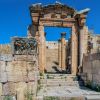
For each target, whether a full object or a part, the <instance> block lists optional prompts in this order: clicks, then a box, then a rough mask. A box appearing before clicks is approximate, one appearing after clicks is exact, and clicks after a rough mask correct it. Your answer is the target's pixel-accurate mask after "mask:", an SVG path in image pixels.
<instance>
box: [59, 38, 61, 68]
mask: <svg viewBox="0 0 100 100" xmlns="http://www.w3.org/2000/svg"><path fill="white" fill-rule="evenodd" d="M58 61H59V67H60V68H61V39H59V40H58Z"/></svg>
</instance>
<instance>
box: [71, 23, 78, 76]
mask: <svg viewBox="0 0 100 100" xmlns="http://www.w3.org/2000/svg"><path fill="white" fill-rule="evenodd" d="M77 67H78V37H77V33H76V28H75V25H73V26H72V35H71V73H72V74H74V75H76V73H77Z"/></svg>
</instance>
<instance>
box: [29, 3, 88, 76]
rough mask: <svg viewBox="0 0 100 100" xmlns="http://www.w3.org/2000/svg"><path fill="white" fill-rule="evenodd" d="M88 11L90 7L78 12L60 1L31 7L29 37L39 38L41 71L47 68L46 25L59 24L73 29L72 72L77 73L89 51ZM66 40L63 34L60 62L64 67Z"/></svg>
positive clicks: (58, 25)
mask: <svg viewBox="0 0 100 100" xmlns="http://www.w3.org/2000/svg"><path fill="white" fill-rule="evenodd" d="M88 11H89V9H85V10H82V11H79V12H78V11H76V10H75V9H73V8H71V7H68V6H67V5H63V4H60V3H55V4H54V5H48V6H42V5H41V4H35V5H32V6H31V7H30V12H31V17H32V24H31V25H30V26H29V33H28V37H35V38H36V39H37V40H38V51H39V57H38V61H39V69H40V71H41V72H44V69H45V68H46V39H45V32H44V27H45V26H53V27H54V26H57V27H66V28H67V27H68V28H71V29H72V33H71V39H70V41H71V43H70V52H71V53H70V56H71V74H74V75H76V74H77V71H78V67H79V66H81V65H82V58H83V54H84V53H86V52H87V38H88V28H87V27H86V26H85V22H86V16H87V13H88ZM84 40H85V41H84ZM83 41H84V42H83ZM64 42H65V40H64V34H62V39H61V48H63V49H62V50H61V54H62V56H61V57H62V58H61V60H60V61H61V62H60V61H59V64H60V63H61V66H62V68H64V69H65V67H67V66H66V65H65V61H64V59H65V57H64V56H65V51H64Z"/></svg>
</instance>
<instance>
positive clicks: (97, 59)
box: [83, 53, 100, 85]
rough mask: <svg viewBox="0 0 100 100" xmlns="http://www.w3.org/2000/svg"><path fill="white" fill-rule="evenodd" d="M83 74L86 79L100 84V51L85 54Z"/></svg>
mask: <svg viewBox="0 0 100 100" xmlns="http://www.w3.org/2000/svg"><path fill="white" fill-rule="evenodd" d="M83 74H84V80H85V81H87V82H88V81H90V82H93V83H94V84H99V85H100V53H95V54H90V55H84V57H83Z"/></svg>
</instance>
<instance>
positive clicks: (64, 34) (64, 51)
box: [61, 33, 66, 70]
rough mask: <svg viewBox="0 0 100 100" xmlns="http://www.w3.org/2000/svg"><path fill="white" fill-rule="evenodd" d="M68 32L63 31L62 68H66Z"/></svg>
mask: <svg viewBox="0 0 100 100" xmlns="http://www.w3.org/2000/svg"><path fill="white" fill-rule="evenodd" d="M65 37H66V33H61V69H62V70H65V69H66V41H65Z"/></svg>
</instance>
